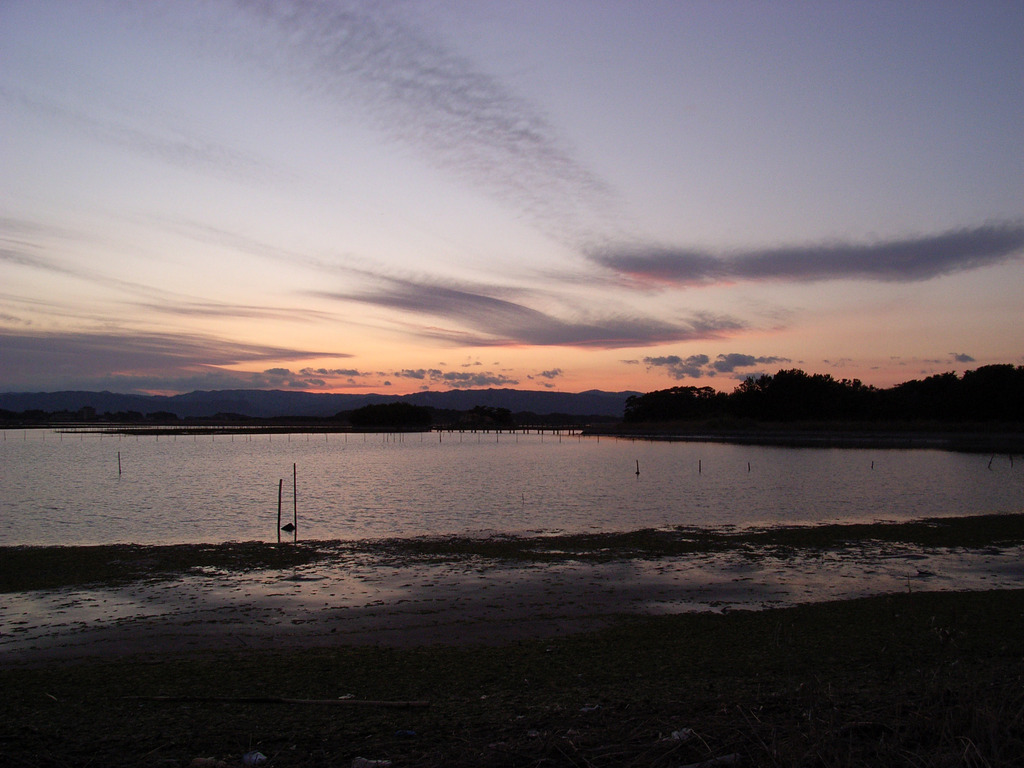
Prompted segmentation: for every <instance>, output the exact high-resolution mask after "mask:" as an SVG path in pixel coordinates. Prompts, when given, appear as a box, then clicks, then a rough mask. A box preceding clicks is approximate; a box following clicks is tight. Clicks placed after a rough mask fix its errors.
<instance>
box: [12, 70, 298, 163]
mask: <svg viewBox="0 0 1024 768" xmlns="http://www.w3.org/2000/svg"><path fill="white" fill-rule="evenodd" d="M0 100H2V101H6V102H8V104H16V105H17V106H18V107H20V108H21V109H23V110H27V111H29V112H32V113H35V114H37V115H39V116H40V117H43V118H46V119H47V121H48V122H49V123H51V124H57V125H61V126H64V127H65V128H67V129H69V130H73V131H77V132H80V133H82V134H84V135H87V136H89V137H90V138H92V139H93V140H95V141H99V142H102V143H104V144H109V145H112V146H116V147H119V148H121V149H126V150H128V151H129V152H132V153H134V154H137V155H140V156H143V157H147V158H149V159H151V160H157V161H160V162H163V163H167V164H169V165H172V166H175V167H178V168H187V169H191V170H199V171H204V172H212V173H214V174H216V175H217V176H220V177H223V178H228V179H230V180H233V181H242V182H249V183H255V182H260V183H263V182H268V181H272V182H276V183H280V182H281V181H283V180H285V179H288V178H290V177H289V176H288V175H287V174H285V173H284V172H282V171H281V170H279V169H276V168H274V167H272V166H271V165H270V163H268V162H267V161H266V160H264V159H262V158H259V157H257V156H255V155H251V154H248V153H246V152H242V151H240V150H238V149H235V148H233V147H229V146H228V145H226V144H223V143H220V142H216V141H213V140H212V139H208V138H205V137H202V136H199V135H198V134H196V133H194V132H192V131H189V130H186V129H184V128H180V127H172V126H170V125H167V124H166V123H162V124H156V123H154V122H153V121H152V120H148V119H143V118H138V119H137V122H138V123H140V125H143V126H144V127H140V126H138V125H131V124H130V123H131V121H132V120H133V117H134V116H132V115H130V114H123V115H121V116H120V117H111V116H102V117H101V116H98V115H90V114H85V113H84V112H81V111H78V110H76V109H72V108H70V107H65V106H62V105H61V104H59V103H58V102H57V101H54V100H52V99H47V98H44V97H41V96H40V95H38V94H35V95H32V96H30V95H29V94H27V93H25V92H23V91H20V90H17V89H12V88H6V87H3V86H0Z"/></svg>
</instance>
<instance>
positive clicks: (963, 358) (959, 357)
mask: <svg viewBox="0 0 1024 768" xmlns="http://www.w3.org/2000/svg"><path fill="white" fill-rule="evenodd" d="M949 354H950V356H951V357H952V358H953V359H954V360H955V361H956V362H958V363H974V362H977V361H976V360H975V359H974V358H973V357H971V356H970V355H968V354H967V353H966V352H950V353H949Z"/></svg>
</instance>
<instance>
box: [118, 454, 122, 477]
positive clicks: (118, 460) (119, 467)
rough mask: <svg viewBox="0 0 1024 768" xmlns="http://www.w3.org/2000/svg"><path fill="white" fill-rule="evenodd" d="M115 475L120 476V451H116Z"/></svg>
mask: <svg viewBox="0 0 1024 768" xmlns="http://www.w3.org/2000/svg"><path fill="white" fill-rule="evenodd" d="M117 476H118V477H120V476H121V452H120V451H118V452H117Z"/></svg>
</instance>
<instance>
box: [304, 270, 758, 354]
mask: <svg viewBox="0 0 1024 768" xmlns="http://www.w3.org/2000/svg"><path fill="white" fill-rule="evenodd" d="M380 283H381V284H382V287H380V288H378V289H369V290H366V291H361V292H350V293H342V292H336V293H321V294H320V295H322V296H326V297H329V298H334V299H339V300H345V301H358V302H364V303H367V304H372V305H374V306H378V307H384V308H387V309H394V310H400V311H403V312H412V313H416V314H421V315H430V316H433V317H436V318H441V319H443V320H444V321H447V322H450V323H455V324H458V325H462V326H464V327H468V328H471V329H472V331H471V332H466V331H459V330H454V329H442V328H436V327H423V328H420V330H419V333H420V334H421V335H423V336H427V337H430V338H434V339H438V340H442V341H450V342H453V343H459V344H466V345H471V346H512V345H522V344H529V345H536V346H570V347H584V348H598V349H615V348H620V347H633V346H643V345H648V344H662V343H667V342H672V341H687V340H694V339H709V338H718V337H721V336H724V335H726V334H728V333H730V332H733V331H736V330H739V329H741V328H742V327H743V325H742V323H741V322H740V321H738V320H735V319H733V318H729V317H723V316H717V315H712V314H708V313H695V314H694V315H693V316H692V317H691V318H689V319H687V320H685V321H683V322H678V323H671V322H666V321H664V320H660V319H655V318H644V317H630V316H625V315H609V316H604V317H599V318H586V319H581V320H563V319H560V318H558V317H555V316H553V315H551V314H548V313H545V312H540V311H539V310H535V309H532V308H530V307H527V306H525V305H523V304H518V303H516V302H513V301H508V300H506V299H501V298H495V297H494V296H490V295H487V294H486V293H483V292H478V291H476V290H471V289H470V288H469V287H466V286H453V285H442V284H440V283H429V282H417V281H414V280H407V279H400V278H383V277H382V278H380Z"/></svg>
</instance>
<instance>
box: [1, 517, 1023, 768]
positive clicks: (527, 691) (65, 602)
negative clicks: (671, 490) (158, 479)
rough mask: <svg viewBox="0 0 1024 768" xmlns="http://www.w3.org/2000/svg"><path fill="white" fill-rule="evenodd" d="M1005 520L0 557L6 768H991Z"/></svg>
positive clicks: (1006, 649)
mask: <svg viewBox="0 0 1024 768" xmlns="http://www.w3.org/2000/svg"><path fill="white" fill-rule="evenodd" d="M1022 517H1024V516H1020V515H992V516H984V517H977V518H945V519H937V520H930V521H920V522H918V523H903V524H888V525H886V524H878V525H874V526H825V527H814V528H806V529H777V530H768V531H743V532H736V531H701V530H699V529H677V530H673V531H636V532H630V533H623V534H597V535H592V536H562V537H538V538H534V539H522V538H509V537H495V538H490V539H458V538H445V539H416V540H394V541H379V542H310V543H305V544H301V543H300V545H299V546H291V545H288V546H282V547H280V548H279V547H277V546H276V545H270V544H261V543H254V542H250V543H243V544H223V545H212V546H196V545H190V546H181V547H135V546H131V545H119V546H112V547H88V548H75V547H68V548H22V547H17V548H8V549H5V550H4V551H3V553H2V560H0V562H2V565H0V589H3V590H4V593H5V594H4V596H3V601H2V615H0V618H2V622H3V634H2V636H0V659H2V661H3V670H2V671H0V681H2V683H3V685H4V690H5V691H8V692H9V693H8V695H6V696H5V697H3V703H2V706H0V742H2V744H3V746H4V750H5V754H7V756H8V757H9V759H11V760H13V761H14V762H15V764H22V763H24V764H32V765H86V764H88V765H96V764H103V765H128V764H131V765H140V764H141V765H165V766H169V765H182V766H187V765H190V764H191V763H192V761H193V760H194V759H195V758H212V759H213V761H214V762H217V761H223V762H224V764H225V765H241V760H242V756H243V755H245V754H247V753H250V752H253V751H258V752H260V753H261V754H263V755H265V756H266V757H267V758H269V760H270V764H273V765H351V764H352V761H353V760H354V759H355V758H357V757H365V758H367V759H379V760H390V761H392V763H393V765H395V766H399V765H457V766H461V765H576V766H579V765H609V766H610V765H656V766H682V765H689V764H700V763H701V762H702V761H708V760H716V761H718V762H717V763H709V764H708V765H726V764H735V763H742V764H748V765H809V764H815V765H855V764H856V765H861V764H868V763H871V764H900V763H902V764H912V765H947V764H957V765H963V764H967V765H971V764H976V765H1012V764H1015V761H1017V760H1019V756H1020V754H1022V751H1021V748H1022V746H1024V725H1022V722H1021V718H1020V712H1021V711H1024V686H1022V685H1021V681H1022V680H1024V661H1022V658H1024V645H1022V644H1021V641H1020V638H1021V637H1024V589H1022V587H1024V558H1022V557H1021V555H1022V554H1024V551H1022V542H1024V529H1022Z"/></svg>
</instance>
